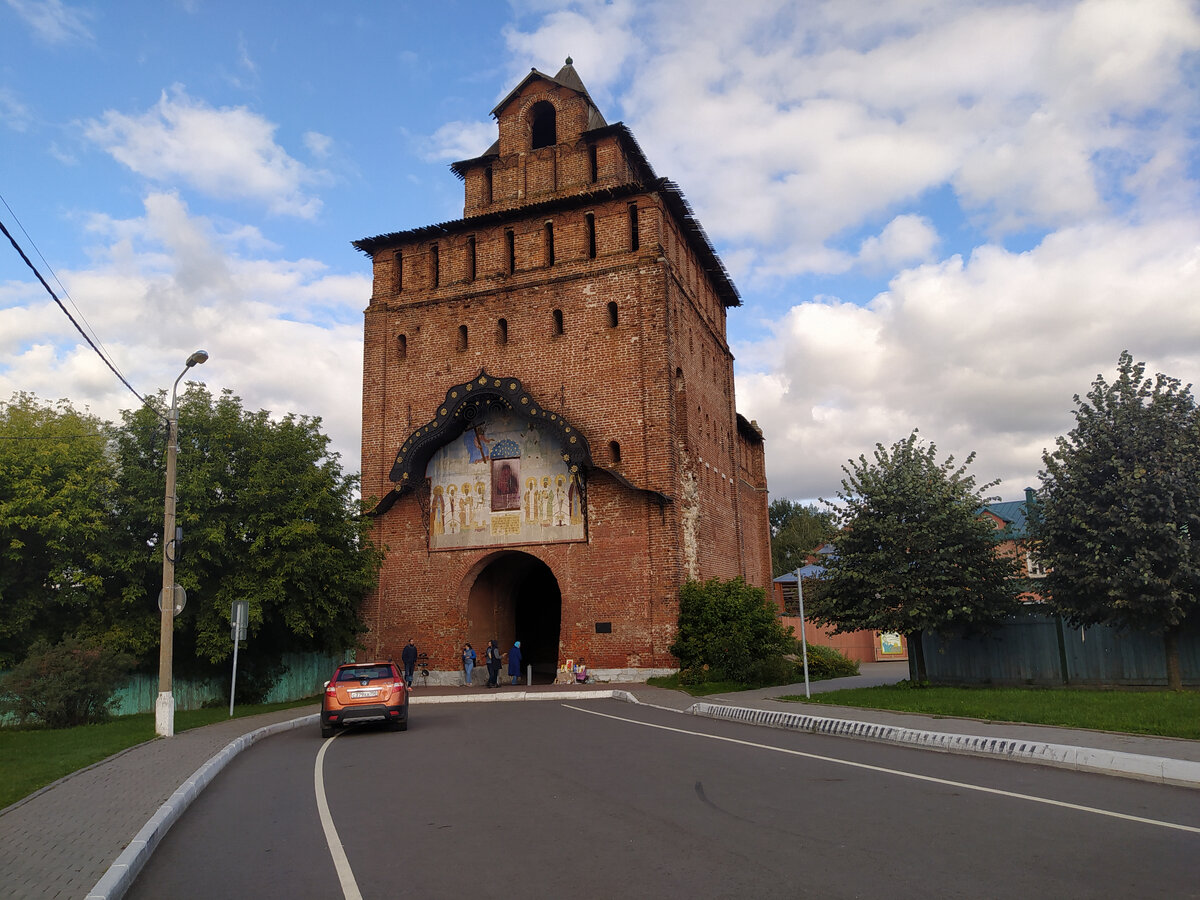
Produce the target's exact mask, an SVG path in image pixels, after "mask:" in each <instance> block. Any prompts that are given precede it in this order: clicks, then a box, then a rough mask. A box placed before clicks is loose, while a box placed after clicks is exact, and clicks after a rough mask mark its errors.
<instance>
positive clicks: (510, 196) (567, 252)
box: [362, 79, 770, 670]
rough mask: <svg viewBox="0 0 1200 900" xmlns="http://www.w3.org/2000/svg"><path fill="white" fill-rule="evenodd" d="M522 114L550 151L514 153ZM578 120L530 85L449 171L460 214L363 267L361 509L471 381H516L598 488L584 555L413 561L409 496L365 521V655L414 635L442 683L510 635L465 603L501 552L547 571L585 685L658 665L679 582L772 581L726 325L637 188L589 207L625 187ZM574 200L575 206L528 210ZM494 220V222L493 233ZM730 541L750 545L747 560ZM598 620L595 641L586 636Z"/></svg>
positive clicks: (445, 555) (570, 550) (574, 106)
mask: <svg viewBox="0 0 1200 900" xmlns="http://www.w3.org/2000/svg"><path fill="white" fill-rule="evenodd" d="M540 101H548V102H552V103H554V104H555V108H556V111H557V113H556V115H557V123H558V140H559V142H560V143H559V144H557V145H556V146H553V147H546V148H541V149H539V150H536V151H530V150H529V149H528V146H529V126H528V122H527V113H528V111H529V110H530V109H531V108H532V107H533V105H534V104H535V103H537V102H540ZM587 112H588V106H587V104H586V102H585V101H584V100H583V98H582V97H581V96H579V95H576V94H574V92H572V91H570V90H568V89H565V88H563V87H562V86H559V85H555V84H552V83H549V82H547V81H545V80H537V79H535V80H533V81H530V82H529V83H528V84H526V85H525V87H524V88H523V89H522V90H521V91H519V92H518V93H517V95H516V96H514V97H513V98H511V102H509V103H508V104H507V106H506V107H505V108H504V110H503V111H502V112H501V114H500V124H499V132H500V156H499V158H498V159H495V160H491V161H488V160H483V161H472V162H471V164H470V165H469V166H467V168H466V171H465V177H464V192H465V198H466V201H465V209H466V211H467V214H468V216H469V217H468V218H466V219H463V220H461V221H459V222H456V223H446V227H445V228H443V229H438V230H436V231H435V230H433V229H418V230H416V231H414V232H405V233H400V234H399V235H397V236H393V237H394V240H390V241H388V242H386V246H379V247H377V248H375V249H374V251H373V260H374V286H373V293H372V297H371V302H370V305H369V307H368V308H367V310H366V314H365V349H364V376H363V466H362V473H363V475H362V478H363V492H364V495H365V496H367V497H374V498H378V497H382V496H384V495H385V494H387V492H388V491H389V490H391V488H392V484H391V483H390V481H389V480H388V474H389V471H390V468H391V465H392V462H393V460H394V458H395V454H396V451H397V450H398V448H399V447H400V446H401V445H402V444H403V443H404V441H405V439H406V438H407V437H408V436H409V435H410V434H411V433H412V432H413V431H414V430H415V429H417V428H420V427H421V426H423V425H425V424H426V423H428V422H430V421H431V420H432V419H433V418H434V415H435V413H436V411H437V409H438V406H439V404H440V403H442V401H443V400H444V398H445V395H446V391H447V390H448V389H449V388H451V387H452V386H454V385H459V384H463V383H465V382H467V381H470V380H472V379H473V378H475V377H476V376H478V374H479V373H480V371H481V370H486V371H487V372H488V373H489V374H490V375H493V376H497V377H510V378H511V377H515V378H518V379H520V380H521V382H522V383H523V384H524V386H525V388H526V390H527V391H528V392H529V393H530V394H531V395H532V396H533V397H534V398H535V400H536V402H537V403H539V404H541V405H542V407H543V408H545V409H547V410H551V411H553V412H555V413H556V414H561V415H562V416H563V417H565V418H566V419H567V421H569V422H570V423H571V424H573V425H574V426H576V427H577V428H578V429H579V430H580V432H581V433H582V434H583V435H584V436H585V437H586V439H587V440H588V442H589V445H590V448H591V452H592V457H593V461H594V463H595V464H596V465H597V466H598V467H599V470H597V471H592V472H590V473H588V480H587V534H588V537H587V540H586V541H582V542H575V543H561V544H547V545H528V546H520V547H516V548H508V547H505V548H476V549H456V550H445V551H430V550H429V549H428V532H427V524H426V521H425V519H424V517H423V515H422V510H421V499H420V497H419V494H420V493H421V491H420V489H419V488H418V492H417V494H407V495H405V496H404V497H402V498H401V499H400V500H399V501H398V502H396V503H395V505H394V506H392V507H391V509H390V510H388V511H387V512H386V513H384V514H383V515H381V516H379V517H378V518H377V519H376V529H375V536H376V539H377V540H378V541H379V542H380V543H381V544H383V545H384V546H385V547H386V548H387V551H388V552H387V558H386V561H385V563H384V567H383V570H382V573H381V579H380V585H379V588H378V589H377V591H376V592H375V593H374V595H373V596H372V597H370V598H369V599H368V601H367V603H366V604H365V607H364V619H365V621H366V624H367V627H368V629H369V632H368V634H367V636H366V638H365V644H366V646H367V649H368V651H369V652H371V653H372V654H377V655H381V656H398V654H399V652H400V650H401V648H402V647H403V645H404V643H405V642H406V641H407V639H408V638H409V637H414V638H416V639H417V641H418V644H419V645H420V648H421V650H422V651H424V652H427V653H430V654H431V656H432V657H433V658H434V660H435V665H436V666H437V668H439V669H443V670H445V669H454V668H456V666H457V649H458V648H459V647H461V645H462V642H463V641H464V640H470V641H472V643H473V644H474V646H475V648H476V649H477V651H479V650H481V649H482V647H483V645H484V644H485V643H486V641H487V640H488V639H489V638H492V637H498V638H499V639H500V641H501V643H502V644H503V645H505V646H506V647H507V645H508V643H509V642H511V640H512V639H513V638H514V637H517V636H516V635H514V634H510V633H506V629H508V630H511V629H512V628H513V624H512V620H511V617H509V618H507V619H506V618H505V617H504V616H503V615H496V614H495V613H488V614H487V615H483V614H482V612H483V611H485V610H493V609H495V608H496V606H495V603H493V601H495V602H496V603H498V602H500V601H499V600H497V599H496V598H495V597H483V596H482V595H481V594H480V593H479V591H480V590H484V589H483V588H478V589H477V588H475V585H477V584H478V583H479V582H477V581H476V578H477V576H479V574H480V573H481V572H483V571H484V570H485V569H486V568H487V567H488V566H489V564H491V563H492V562H494V561H496V560H497V559H500V558H501V557H504V556H505V555H506V554H511V552H512V550H513V549H516V550H519V551H520V552H522V553H525V554H528V555H530V556H532V557H536V559H538V560H540V561H542V562H543V563H545V564H546V565H547V566H549V568H550V570H551V572H552V573H553V576H554V578H555V580H556V581H557V583H558V586H559V589H560V591H561V595H562V604H561V621H560V629H559V660H560V661H561V660H562V659H566V658H575V659H580V658H583V659H586V660H587V663H588V665H589V667H590V668H592V669H593V670H595V669H649V668H670V667H672V666H673V665H674V664H675V660H674V658H673V657H671V656H670V654H669V652H668V650H667V647H668V646H669V645H670V643H671V640H672V639H673V635H674V631H675V625H676V618H677V614H678V601H677V591H678V588H679V585H680V584H681V583H682V581H683V580H685V579H686V578H687V577H689V576H694V577H700V578H708V577H712V576H721V577H726V578H727V577H732V576H733V575H737V574H743V575H746V577H747V578H748V579H749V580H751V581H752V582H754V583H766V582H769V575H770V573H769V568H770V553H769V544H766V545H764V546H766V551H765V553H766V561H767V571H766V579H765V582H764V581H763V580H762V573H761V571H760V570H761V557H762V555H763V546H758V544H762V543H763V540H762V536H763V535H764V534H765V530H764V529H765V523H766V507H765V502H766V501H765V496H766V495H765V481H763V482H762V484H761V488H762V493H761V494H759V493H758V492H757V491H758V487H757V485H758V482H757V481H755V485H756V487H755V489H754V490H751V491H749V492H747V491H746V489H745V488H744V487H741V488H739V484H741V483H744V482H746V478H745V477H740V472H739V449H738V437H737V422H736V414H735V411H734V403H733V358H732V355H731V353H730V351H729V348H728V346H727V345H726V343H725V308H724V306H723V305H722V303H721V301H720V299H719V297H718V295H717V293H716V291H715V289H714V287H713V285H712V283H711V282H710V280H709V278H708V277H707V276H706V275H705V273H704V271H703V268H702V266H701V264H700V262H699V260H698V258H697V256H696V254H695V253H694V251H693V249H692V247H691V245H690V244H689V240H688V238H687V236H686V235H685V234H684V232H683V231H682V230H681V226H680V225H679V223H677V222H676V221H675V220H674V218H673V215H672V213H671V212H670V211H669V209H668V207H667V206H666V205H665V204H664V201H663V198H662V197H661V196H659V195H658V194H657V193H656V192H655V191H654V188H653V186H650V187H649V188H648V189H646V190H644V191H641V192H638V191H637V190H627V191H625V192H624V194H623V195H619V196H614V195H613V194H612V193H611V192H609V193H605V192H604V191H603V189H604V188H606V187H607V188H613V187H619V186H620V185H622V184H627V183H628V182H629V181H630V179H631V177H632V176H631V172H632V171H633V168H634V166H633V165H632V164H631V161H630V160H629V159H628V158H627V157H626V156H625V155H624V151H623V150H622V147H621V144H620V142H619V141H618V140H617V139H616V138H614V137H611V136H609V137H603V138H601V139H600V140H599V141H593V142H592V143H594V144H595V145H596V157H595V158H596V166H595V169H596V172H597V179H596V181H593V179H592V158H591V155H590V151H589V149H588V143H589V142H588V140H585V139H582V138H581V137H580V134H581V132H582V130H583V128H584V126H585V124H586V122H587ZM487 167H490V168H491V170H492V174H491V198H490V202H488V199H489V198H488V197H487V196H486V190H485V186H486V179H485V176H484V174H483V172H484V170H485V169H486V168H487ZM597 182H602V183H600V184H598V183H597ZM598 188H599V189H600V192H599V193H597V194H595V195H594V196H591V195H589V196H584V194H586V193H587V192H590V191H596V190H597V189H598ZM572 196H577V197H579V202H578V203H564V204H559V205H558V206H554V207H552V208H548V211H545V212H540V213H536V214H535V213H532V212H530V211H529V210H527V209H526V208H525V207H526V206H527V204H529V203H534V202H539V201H541V200H545V199H547V198H551V199H554V198H562V197H572ZM497 209H508V210H510V212H511V215H507V216H501V217H499V218H498V217H496V216H494V215H490V214H492V213H495V212H496V210H497ZM635 222H636V232H637V240H636V244H637V246H636V248H635V247H634V239H633V232H634V227H635ZM551 246H552V254H551ZM559 322H561V326H560V324H559ZM614 445H615V446H614ZM759 447H760V453H761V444H760V445H759ZM617 448H619V461H618V460H617V457H616V455H615V451H616V449H617ZM606 470H611V471H612V473H613V474H609V472H608V471H606ZM631 485H632V487H631ZM657 495H662V496H664V497H666V498H669V501H670V502H666V503H660V502H656V500H655V496H657ZM746 505H748V506H749V507H751V509H750V511H749V512H748V511H747V510H746V509H744V508H743V507H744V506H746ZM748 517H749V518H754V519H755V520H756V521H755V522H754V523H753V524H752V527H749V528H748V527H747V521H748ZM759 518H761V520H762V527H759V524H758V523H757V519H759ZM748 541H753V542H757V543H756V546H755V547H753V548H750V550H749V551H747V548H746V545H747V542H748ZM491 571H494V569H493V570H491ZM473 590H475V596H474V599H472V591H473ZM487 590H491V591H493V593H496V594H497V595H498V593H501V592H502V591H501V590H500V588H487ZM600 622H611V623H612V632H611V633H607V634H601V633H597V630H596V624H597V623H600Z"/></svg>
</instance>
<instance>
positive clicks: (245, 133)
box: [85, 86, 328, 219]
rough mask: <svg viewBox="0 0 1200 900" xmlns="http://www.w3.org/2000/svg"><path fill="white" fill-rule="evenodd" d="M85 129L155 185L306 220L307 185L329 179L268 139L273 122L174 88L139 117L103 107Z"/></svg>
mask: <svg viewBox="0 0 1200 900" xmlns="http://www.w3.org/2000/svg"><path fill="white" fill-rule="evenodd" d="M85 133H86V135H87V137H88V138H89V139H90V140H92V141H94V142H95V143H97V144H98V145H100V146H101V147H103V148H104V149H105V150H106V151H108V152H109V153H110V154H112V156H113V158H114V159H116V160H117V161H118V162H120V163H122V164H124V165H126V166H128V167H129V168H130V169H132V170H133V171H134V172H137V173H138V174H140V175H142V176H144V177H146V178H149V179H151V180H152V181H155V182H158V183H160V184H165V185H167V186H174V185H175V184H177V183H182V184H187V185H189V186H191V187H192V188H194V189H196V190H199V191H202V192H204V193H206V194H208V195H210V196H213V197H218V198H221V199H225V200H237V199H251V200H254V201H257V202H259V203H262V204H264V205H265V206H266V208H267V209H268V211H269V212H271V213H274V214H278V215H288V216H297V217H299V218H304V219H311V218H314V217H315V216H316V215H317V213H318V212H319V211H320V209H321V201H320V200H319V199H318V198H316V197H314V196H312V195H311V194H310V193H309V192H308V189H309V188H310V187H311V186H313V185H315V184H318V183H320V182H323V181H325V180H326V179H327V177H328V176H327V175H326V173H324V172H321V171H318V170H313V169H309V168H308V167H306V166H305V165H304V164H302V163H300V162H298V161H297V160H295V159H293V158H292V157H291V156H289V155H288V153H287V151H286V150H284V149H283V148H282V147H280V146H279V145H278V144H277V143H275V137H274V135H275V125H273V124H272V123H271V122H269V121H267V120H266V119H264V118H263V117H262V116H259V115H257V114H256V113H253V112H251V111H250V110H248V109H246V108H245V107H241V106H238V107H223V108H220V109H214V108H213V107H210V106H208V105H207V104H205V103H204V102H203V101H201V100H193V99H192V98H191V97H189V96H188V95H187V93H186V91H185V90H184V89H183V87H181V86H176V87H174V88H173V89H172V91H171V93H170V94H167V93H166V92H164V93H163V94H162V96H161V97H160V99H159V102H158V103H157V104H156V105H155V107H154V108H153V109H151V110H150V111H148V112H146V113H144V114H142V115H139V116H130V115H125V114H124V113H119V112H116V111H113V110H109V111H108V112H106V113H104V115H103V116H102V117H101V118H100V119H99V120H92V121H90V122H88V123H87V124H86V126H85Z"/></svg>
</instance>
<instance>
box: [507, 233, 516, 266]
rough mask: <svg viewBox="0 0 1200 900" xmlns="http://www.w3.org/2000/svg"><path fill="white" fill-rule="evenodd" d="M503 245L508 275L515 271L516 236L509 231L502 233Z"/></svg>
mask: <svg viewBox="0 0 1200 900" xmlns="http://www.w3.org/2000/svg"><path fill="white" fill-rule="evenodd" d="M504 243H505V246H506V247H507V249H508V274H509V275H512V274H513V273H514V272H516V271H517V236H516V235H515V234H513V233H512V232H511V231H506V232H504Z"/></svg>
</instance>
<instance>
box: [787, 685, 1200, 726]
mask: <svg viewBox="0 0 1200 900" xmlns="http://www.w3.org/2000/svg"><path fill="white" fill-rule="evenodd" d="M777 699H782V700H792V701H799V702H802V703H803V702H805V698H804V697H801V696H788V697H780V698H777ZM808 702H811V703H816V704H829V705H833V706H855V707H859V708H864V709H887V710H895V711H898V712H913V713H923V714H925V715H932V716H958V717H963V718H968V719H983V720H985V721H992V722H1025V723H1028V724H1032V725H1062V726H1066V727H1068V728H1092V729H1096V730H1099V731H1121V732H1127V733H1129V734H1151V735H1157V736H1163V737H1179V738H1190V739H1191V740H1198V739H1200V692H1197V691H1184V692H1181V693H1173V692H1171V691H1165V690H1164V691H1101V690H1083V689H1075V688H1018V687H1004V688H988V687H969V688H959V687H923V688H914V687H911V686H910V685H909V684H908V683H907V682H901V683H900V684H896V685H888V686H886V687H870V688H851V689H848V690H844V691H830V692H829V693H824V694H813V696H812V699H811V700H810V701H808Z"/></svg>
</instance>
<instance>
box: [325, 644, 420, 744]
mask: <svg viewBox="0 0 1200 900" xmlns="http://www.w3.org/2000/svg"><path fill="white" fill-rule="evenodd" d="M408 694H409V688H408V686H407V685H405V683H404V676H403V674H401V672H400V669H399V667H398V666H396V664H395V663H392V662H372V663H346V664H345V665H341V666H338V667H337V669H336V670H335V671H334V673H333V677H332V678H331V679H330V680H329V681H327V682H325V696H324V697H323V698H322V699H321V737H331V736H332V735H333V732H334V729H336V728H341V727H342V726H345V725H359V724H362V723H364V722H387V723H388V725H390V726H391V729H392V730H393V731H407V730H408Z"/></svg>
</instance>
